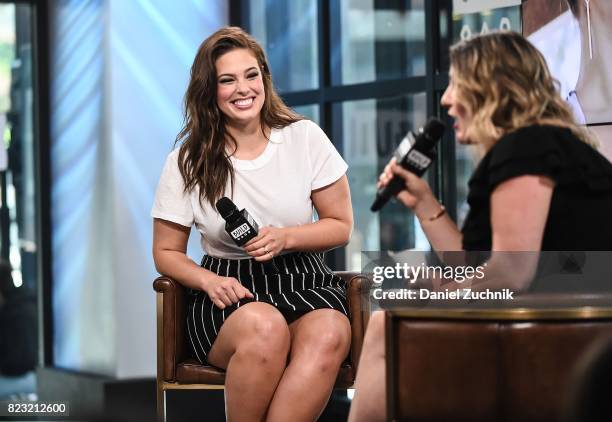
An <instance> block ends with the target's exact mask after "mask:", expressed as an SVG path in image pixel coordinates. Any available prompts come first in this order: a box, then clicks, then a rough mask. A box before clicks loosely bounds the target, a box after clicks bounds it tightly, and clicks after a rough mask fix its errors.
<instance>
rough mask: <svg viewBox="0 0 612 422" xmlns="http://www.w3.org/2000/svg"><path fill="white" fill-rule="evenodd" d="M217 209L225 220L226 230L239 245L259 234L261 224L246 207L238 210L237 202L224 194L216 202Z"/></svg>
mask: <svg viewBox="0 0 612 422" xmlns="http://www.w3.org/2000/svg"><path fill="white" fill-rule="evenodd" d="M216 207H217V211H219V214H221V217H223V219H224V220H225V231H226V232H227V234H229V235H230V237H231V238H232V240H233V241H234V242H235V243H236V245H238V246H242V245H244V244H245V243H247V242H248V241H249V240H251V239H252V238H254V237H255V236H257V233H258V232H259V226H258V225H257V223H256V222H255V220H253V217H251V215H250V214H249V213H248V211H247V210H246V209H243V210H242V211H238V207H236V204H234V203H233V202H232V200H231V199H229V198H228V197H226V196H224V197H223V198H221V199H219V200H218V201H217V204H216Z"/></svg>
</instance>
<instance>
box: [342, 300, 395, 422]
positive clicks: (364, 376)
mask: <svg viewBox="0 0 612 422" xmlns="http://www.w3.org/2000/svg"><path fill="white" fill-rule="evenodd" d="M386 408H387V407H386V391H385V313H384V312H374V313H373V314H372V316H371V317H370V321H369V322H368V328H367V332H366V335H365V339H364V341H363V349H362V351H361V359H360V360H359V370H358V371H357V378H356V379H355V397H353V403H352V405H351V412H350V414H349V419H348V420H349V422H362V421H367V422H377V421H384V420H385V419H386V417H387V414H386Z"/></svg>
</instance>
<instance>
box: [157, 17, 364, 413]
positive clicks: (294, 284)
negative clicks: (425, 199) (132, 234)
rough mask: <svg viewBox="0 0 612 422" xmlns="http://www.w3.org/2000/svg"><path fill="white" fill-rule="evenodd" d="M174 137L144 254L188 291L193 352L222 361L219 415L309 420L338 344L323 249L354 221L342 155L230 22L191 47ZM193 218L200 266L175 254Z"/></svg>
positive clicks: (327, 387)
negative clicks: (248, 219)
mask: <svg viewBox="0 0 612 422" xmlns="http://www.w3.org/2000/svg"><path fill="white" fill-rule="evenodd" d="M177 142H180V143H181V145H180V148H179V149H178V150H175V151H174V152H172V153H171V154H170V156H169V157H168V160H167V161H166V165H165V167H164V169H163V172H162V176H161V179H160V182H159V185H158V189H157V193H156V198H155V204H154V206H153V210H152V212H151V214H152V216H153V217H154V219H155V220H154V240H153V255H154V260H155V265H156V267H157V270H158V271H159V272H160V273H162V274H165V275H167V276H170V277H172V278H174V279H176V280H177V281H179V282H180V283H182V284H183V285H185V286H186V287H189V288H190V295H189V299H188V302H189V303H188V312H187V329H188V332H187V337H188V338H189V339H190V342H191V345H192V351H193V353H194V355H195V357H196V358H197V359H198V360H200V362H202V363H209V364H212V365H214V366H217V367H220V368H223V369H226V370H227V375H226V385H225V394H226V405H227V409H226V410H227V418H228V420H241V421H242V420H244V421H248V420H254V421H255V420H257V421H259V420H263V419H265V418H266V417H267V419H269V420H298V421H299V420H315V419H317V417H318V415H319V414H320V413H321V411H322V410H323V408H324V406H325V403H326V402H327V400H328V398H329V395H330V393H331V390H332V388H333V384H334V381H335V379H336V376H337V373H338V370H339V367H340V364H341V363H342V361H343V360H344V359H345V358H346V355H347V353H348V347H349V344H350V326H349V322H348V318H347V304H346V288H345V284H344V282H343V280H342V279H340V278H339V277H338V276H335V275H334V274H333V272H332V271H331V270H330V269H329V268H328V267H327V266H326V265H325V263H324V261H323V254H322V253H321V252H323V251H325V250H328V249H331V248H335V247H338V246H341V245H344V244H346V243H347V242H348V239H349V236H350V233H351V230H352V224H353V217H352V209H351V202H350V194H349V188H348V181H347V178H346V175H345V173H346V170H347V165H346V163H345V162H344V160H342V158H341V157H340V155H339V154H338V152H337V151H336V150H335V148H334V147H333V145H332V143H331V142H330V140H329V139H328V138H327V136H326V135H325V133H324V132H323V131H322V130H321V129H320V128H319V127H318V126H317V125H315V124H314V123H312V122H311V121H309V120H305V119H303V118H302V117H301V116H299V115H297V114H295V113H294V112H292V111H291V110H290V109H289V108H288V107H287V106H286V105H285V104H284V103H283V101H282V100H281V99H280V97H279V96H278V95H277V94H276V91H275V89H274V86H273V85H272V78H271V75H270V70H269V67H268V62H267V60H266V57H265V55H264V52H263V50H262V49H261V47H260V46H259V45H258V44H257V42H255V40H254V39H253V38H252V37H251V36H250V35H249V34H247V33H245V32H244V31H243V30H241V29H240V28H232V27H230V28H223V29H221V30H219V31H217V32H216V33H214V34H213V35H211V36H210V37H209V38H208V39H206V40H205V41H204V42H203V43H202V45H201V46H200V49H199V50H198V53H197V55H196V58H195V60H194V63H193V66H192V68H191V80H190V83H189V87H188V89H187V93H186V95H185V126H184V128H183V130H182V131H181V132H180V133H179V135H178V137H177ZM224 196H225V197H230V198H232V200H233V201H234V202H235V203H236V205H237V206H238V207H239V208H240V209H242V208H245V209H247V210H248V213H249V214H250V215H251V216H252V217H253V219H254V220H255V221H256V222H257V223H258V225H259V227H262V228H261V229H260V230H259V233H258V235H257V236H256V237H255V238H253V239H251V240H250V241H249V242H248V243H246V245H244V247H242V246H237V245H236V244H235V243H234V242H233V241H232V239H231V238H230V236H229V235H228V234H227V233H226V232H225V229H224V227H225V221H224V220H223V218H221V216H220V215H219V213H218V212H217V210H216V209H215V205H214V204H215V203H216V202H217V200H218V199H220V198H221V197H224ZM313 207H314V209H316V211H317V215H318V217H319V218H318V220H317V221H314V219H313V214H314V212H313V211H314V210H313ZM194 224H195V226H196V227H197V229H198V231H199V232H200V234H201V235H202V236H201V241H202V247H203V249H204V250H205V251H206V254H205V256H204V258H203V260H202V265H201V266H198V265H197V264H195V263H194V262H192V261H191V260H190V259H189V258H188V257H187V256H186V254H185V251H186V245H187V239H188V237H189V232H190V229H191V226H192V225H194Z"/></svg>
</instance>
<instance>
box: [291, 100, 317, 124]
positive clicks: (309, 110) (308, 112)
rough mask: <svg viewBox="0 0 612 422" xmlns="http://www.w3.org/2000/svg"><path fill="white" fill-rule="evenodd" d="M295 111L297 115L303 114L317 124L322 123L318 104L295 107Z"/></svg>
mask: <svg viewBox="0 0 612 422" xmlns="http://www.w3.org/2000/svg"><path fill="white" fill-rule="evenodd" d="M293 110H294V111H295V112H296V113H298V114H301V115H302V116H304V117H306V118H308V119H310V120H312V121H313V122H315V123H316V124H319V122H320V121H321V120H320V119H319V106H318V104H308V105H301V106H295V107H293Z"/></svg>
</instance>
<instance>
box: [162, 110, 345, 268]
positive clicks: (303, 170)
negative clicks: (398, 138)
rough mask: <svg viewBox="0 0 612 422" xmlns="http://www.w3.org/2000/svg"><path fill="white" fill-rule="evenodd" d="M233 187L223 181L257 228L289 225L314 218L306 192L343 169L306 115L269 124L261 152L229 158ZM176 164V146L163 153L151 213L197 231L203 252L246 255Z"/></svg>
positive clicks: (334, 178) (328, 181)
mask: <svg viewBox="0 0 612 422" xmlns="http://www.w3.org/2000/svg"><path fill="white" fill-rule="evenodd" d="M231 161H232V164H233V166H234V171H235V184H234V192H233V195H232V194H231V186H230V182H229V180H228V183H227V186H226V187H225V194H224V196H227V197H228V198H230V199H232V200H233V201H234V203H235V204H236V206H237V207H238V209H243V208H246V210H247V211H248V212H249V214H251V216H252V217H253V218H254V219H255V221H256V222H257V224H258V225H259V227H260V228H262V227H265V226H274V227H291V226H300V225H303V224H308V223H311V222H312V221H313V204H312V200H311V192H312V191H313V190H315V189H319V188H322V187H325V186H328V185H330V184H332V183H333V182H335V181H337V180H338V179H340V177H342V176H343V175H344V174H345V173H346V170H347V168H348V165H347V164H346V162H345V161H344V160H343V159H342V157H341V156H340V154H339V153H338V151H336V149H335V148H334V146H333V144H332V143H331V141H330V140H329V138H328V137H327V136H326V135H325V133H324V132H323V130H321V128H320V127H319V126H317V125H316V124H315V123H313V122H311V121H310V120H300V121H298V122H295V123H293V124H291V125H288V126H286V127H284V128H282V129H272V131H271V134H270V141H269V142H268V144H267V145H266V148H265V150H264V152H263V153H262V154H261V155H260V156H259V157H257V158H255V159H254V160H239V159H236V158H234V157H231ZM183 187H184V183H183V179H182V177H181V174H180V172H179V167H178V150H174V151H173V152H171V153H170V155H168V158H167V159H166V164H165V165H164V169H163V171H162V174H161V177H160V180H159V184H158V186H157V191H156V193H155V202H154V204H153V209H152V210H151V216H152V217H153V218H159V219H162V220H167V221H171V222H173V223H177V224H180V225H183V226H187V227H191V226H192V225H193V224H195V226H196V228H197V230H198V231H199V232H200V234H201V244H202V248H203V249H204V250H205V251H206V253H207V254H208V255H211V256H214V257H219V258H228V259H240V258H248V257H249V255H248V254H247V253H246V252H245V251H244V249H243V248H241V247H239V246H236V244H235V243H234V242H233V241H232V239H231V238H230V236H229V235H228V234H227V233H226V232H225V220H223V218H221V216H220V215H219V213H218V212H217V210H216V209H215V208H214V207H212V206H211V205H210V204H209V203H208V202H207V201H203V203H202V204H200V201H199V189H198V188H197V187H196V188H195V189H194V190H192V191H191V192H189V193H187V194H185V193H184V191H183Z"/></svg>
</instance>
